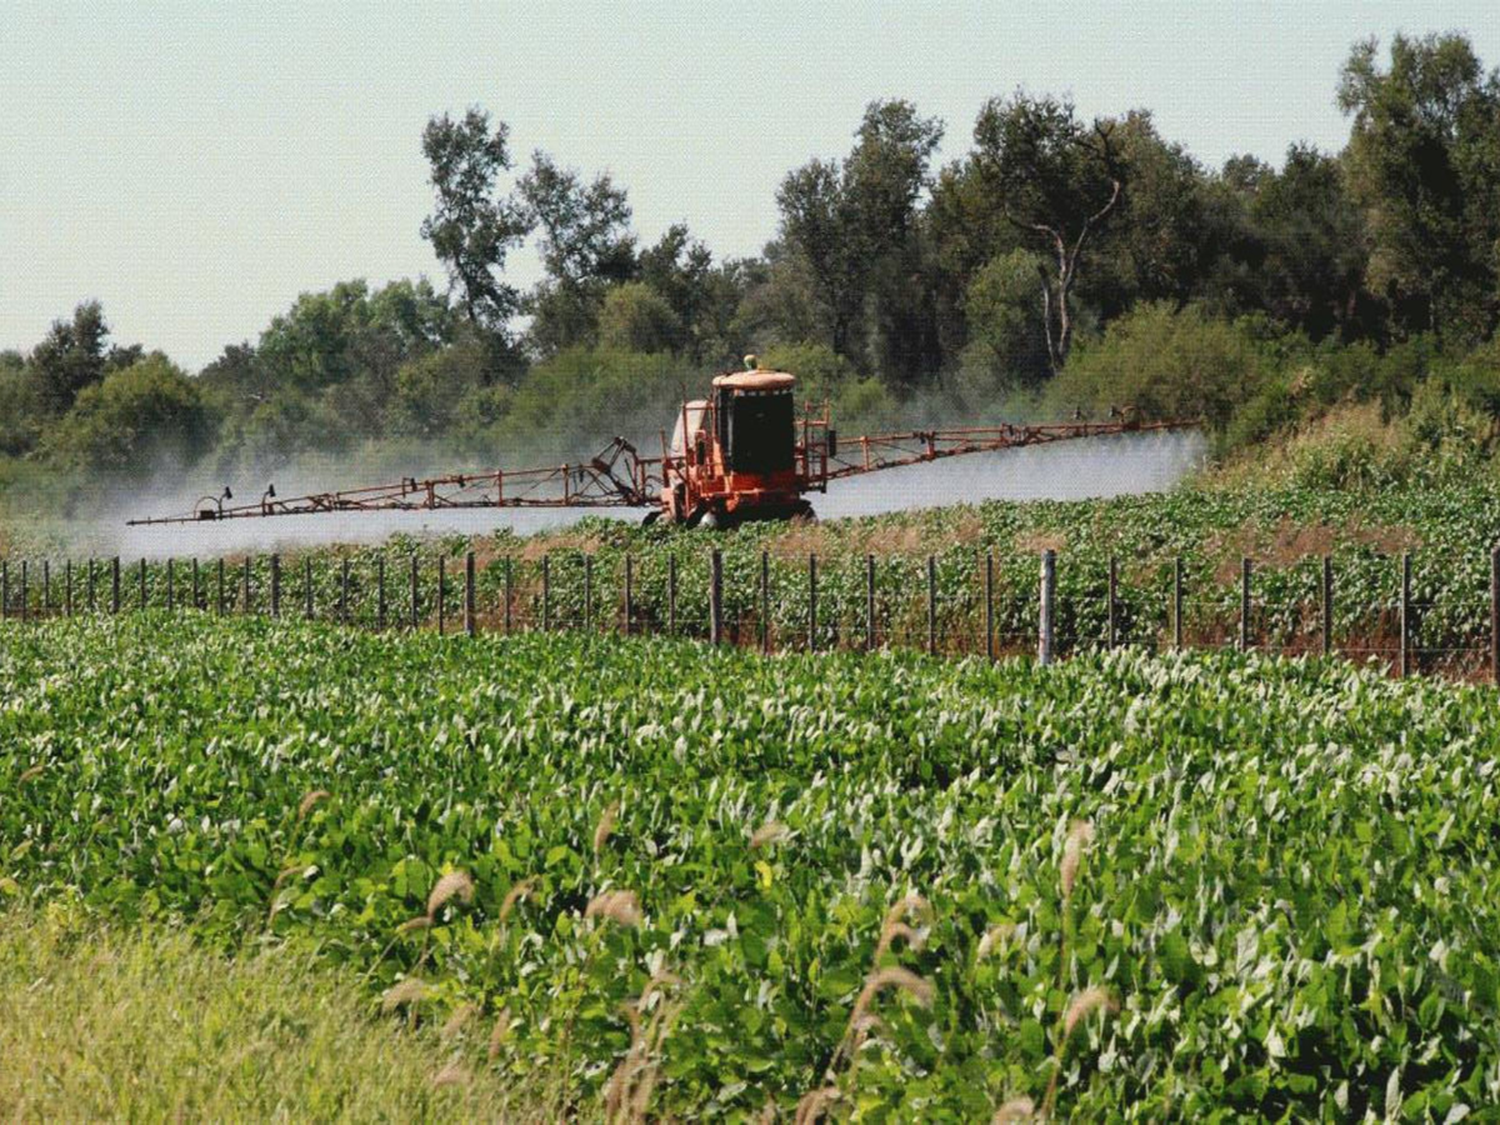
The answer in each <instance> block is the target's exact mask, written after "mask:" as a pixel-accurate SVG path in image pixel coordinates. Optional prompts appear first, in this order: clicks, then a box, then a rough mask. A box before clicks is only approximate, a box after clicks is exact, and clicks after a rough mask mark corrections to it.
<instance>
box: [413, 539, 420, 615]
mask: <svg viewBox="0 0 1500 1125" xmlns="http://www.w3.org/2000/svg"><path fill="white" fill-rule="evenodd" d="M419 565H420V562H419V560H418V559H417V554H416V552H415V551H413V552H412V556H411V627H412V628H413V629H415V628H416V627H417V612H418V610H419V608H420V606H421V601H420V599H419V597H418V590H417V585H418V583H419V582H420V581H421V575H420V574H419V573H418V569H417V568H418V566H419Z"/></svg>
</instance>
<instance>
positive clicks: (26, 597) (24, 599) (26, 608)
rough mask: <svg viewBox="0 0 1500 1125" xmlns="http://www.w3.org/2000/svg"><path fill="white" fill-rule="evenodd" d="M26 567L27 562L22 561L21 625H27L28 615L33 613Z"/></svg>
mask: <svg viewBox="0 0 1500 1125" xmlns="http://www.w3.org/2000/svg"><path fill="white" fill-rule="evenodd" d="M26 567H27V562H26V560H25V559H22V560H21V624H22V625H24V624H26V615H27V614H28V613H29V612H31V606H30V604H29V603H30V601H31V591H30V590H28V589H27V588H26V587H27V586H28V585H29V584H30V583H29V582H28V581H27V570H26Z"/></svg>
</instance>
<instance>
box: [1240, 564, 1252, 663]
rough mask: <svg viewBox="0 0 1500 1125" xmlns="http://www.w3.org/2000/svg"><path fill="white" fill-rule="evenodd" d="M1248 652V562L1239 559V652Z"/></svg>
mask: <svg viewBox="0 0 1500 1125" xmlns="http://www.w3.org/2000/svg"><path fill="white" fill-rule="evenodd" d="M1249 650H1250V560H1249V558H1242V559H1240V651H1241V652H1248V651H1249Z"/></svg>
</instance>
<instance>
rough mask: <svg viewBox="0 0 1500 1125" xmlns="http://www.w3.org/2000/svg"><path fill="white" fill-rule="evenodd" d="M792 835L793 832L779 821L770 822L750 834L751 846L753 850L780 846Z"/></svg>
mask: <svg viewBox="0 0 1500 1125" xmlns="http://www.w3.org/2000/svg"><path fill="white" fill-rule="evenodd" d="M791 834H792V830H791V829H790V828H788V827H787V826H786V825H785V824H782V823H781V822H780V821H779V820H768V821H766V822H765V823H764V824H762V825H761V826H760V827H759V828H757V829H756V830H755V831H754V832H752V833H750V846H751V847H752V848H768V847H770V846H771V845H772V844H779V843H781V841H783V840H785V839H786V838H787V837H788V836H790V835H791Z"/></svg>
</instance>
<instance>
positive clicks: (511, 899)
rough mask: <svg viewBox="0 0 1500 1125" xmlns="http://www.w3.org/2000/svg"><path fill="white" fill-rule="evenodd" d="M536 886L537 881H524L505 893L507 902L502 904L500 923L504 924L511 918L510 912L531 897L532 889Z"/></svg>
mask: <svg viewBox="0 0 1500 1125" xmlns="http://www.w3.org/2000/svg"><path fill="white" fill-rule="evenodd" d="M534 886H536V879H534V878H532V879H522V880H521V881H520V882H519V883H517V884H516V885H515V886H513V887H511V889H510V890H508V891H506V892H505V900H504V901H503V902H501V903H500V921H502V922H504V921H505V920H506V919H507V918H509V917H510V912H511V911H512V910H514V909H515V908H516V903H518V902H521V901H523V900H524V899H528V898H530V897H531V888H532V887H534Z"/></svg>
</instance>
